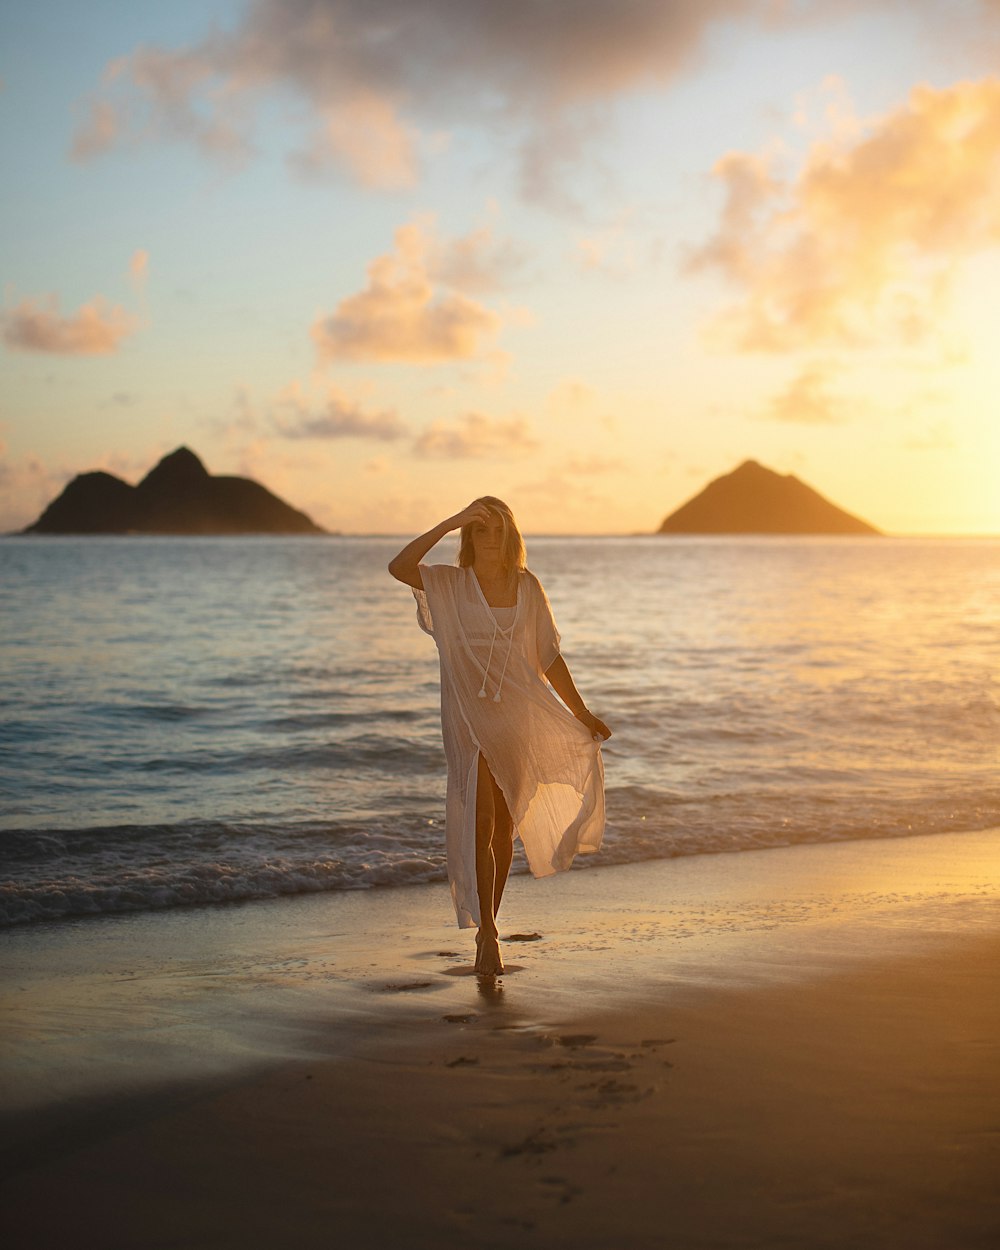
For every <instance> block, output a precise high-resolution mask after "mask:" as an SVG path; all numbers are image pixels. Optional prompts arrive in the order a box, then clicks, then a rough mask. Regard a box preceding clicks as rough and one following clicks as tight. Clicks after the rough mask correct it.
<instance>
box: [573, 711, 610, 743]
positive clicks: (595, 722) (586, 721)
mask: <svg viewBox="0 0 1000 1250" xmlns="http://www.w3.org/2000/svg"><path fill="white" fill-rule="evenodd" d="M576 719H577V720H578V721H579V722H580V723H581V724H583V725H586V726H587V728H588V729H589V730H590V736H591V737H592V738H593V739H594V740H595V741H596V740H597V739H598V738H601V739H602V740H603V741H604V742H607V740H608V739H609V738H610V737H611V730H610V729H609V728H608V727H607V725H605V723H604V721H602V720H601V718H600V717H599V716H595V715H594V713H593V712H588V711H587V710H586V709H584V710H583V711H582V712H579V713H577V718H576Z"/></svg>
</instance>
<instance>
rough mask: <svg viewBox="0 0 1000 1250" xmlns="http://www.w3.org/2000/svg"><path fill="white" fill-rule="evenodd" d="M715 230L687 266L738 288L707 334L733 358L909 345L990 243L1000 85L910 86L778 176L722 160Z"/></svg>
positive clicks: (999, 209) (996, 209)
mask: <svg viewBox="0 0 1000 1250" xmlns="http://www.w3.org/2000/svg"><path fill="white" fill-rule="evenodd" d="M714 172H715V176H716V177H717V178H718V179H719V180H720V181H721V182H722V184H723V185H724V187H725V191H726V204H725V208H724V210H723V213H722V219H721V222H720V225H719V229H718V230H717V232H716V233H715V235H714V236H713V237H712V238H710V239H709V240H708V241H707V242H706V243H705V244H704V245H702V246H701V247H699V248H698V249H697V250H695V251H693V252H692V253H691V255H690V257H689V258H688V262H687V268H688V269H689V270H690V271H694V272H697V271H701V270H715V271H717V272H720V273H722V274H723V275H724V276H725V277H726V278H727V279H728V280H729V281H730V283H731V284H732V285H733V286H734V287H735V288H737V290H739V291H740V293H741V294H740V298H739V300H738V302H736V303H735V304H733V305H731V306H730V307H729V308H728V309H726V310H725V311H724V312H723V313H722V314H721V316H720V317H719V319H718V321H717V322H716V323H715V326H714V330H715V332H716V334H717V335H719V336H720V337H721V338H722V339H723V341H725V342H726V343H728V344H729V345H731V346H735V347H736V348H738V349H740V350H743V351H763V352H786V351H795V350H798V349H803V348H806V349H808V348H811V347H816V346H819V345H833V346H840V347H864V346H870V345H873V344H875V343H879V342H897V343H903V344H914V343H918V342H920V341H922V340H924V339H926V338H927V337H928V336H930V335H931V334H932V332H934V330H935V328H936V326H937V323H938V322H939V320H940V319H941V318H942V316H943V313H944V311H945V309H946V307H947V301H948V295H949V292H950V286H951V280H952V278H953V275H954V273H955V272H956V270H957V268H958V266H959V265H960V264H961V262H962V261H964V260H965V259H967V258H968V257H970V256H973V255H975V254H976V253H978V252H982V251H984V250H986V249H988V248H992V247H995V246H996V245H997V243H998V242H1000V77H991V78H986V79H983V80H981V81H977V82H959V83H956V84H954V85H953V86H951V87H947V88H943V89H935V88H932V87H929V86H919V87H916V88H915V89H914V90H913V91H912V92H911V94H910V96H909V98H908V100H907V101H906V102H905V103H904V104H902V105H901V106H900V107H898V108H896V109H894V110H893V111H892V112H890V113H888V114H887V115H885V116H883V117H880V118H877V119H875V120H874V121H870V122H866V123H862V122H859V121H856V122H855V124H854V125H851V126H845V125H844V124H843V120H842V119H841V120H840V122H839V123H838V124H837V125H836V126H835V127H834V133H833V134H831V136H830V137H828V138H826V139H824V140H822V141H817V142H815V143H814V144H813V145H812V147H811V148H810V150H809V152H808V154H807V156H806V158H805V160H804V161H803V163H802V165H801V167H800V168H799V169H798V170H797V171H795V172H794V173H793V174H791V175H790V176H783V175H782V174H781V173H780V172H779V171H778V168H777V162H776V160H775V159H773V158H768V157H762V156H758V155H753V154H749V153H743V152H731V153H729V154H727V155H726V156H725V157H723V158H722V159H721V160H720V161H719V162H718V163H717V165H716V166H715V171H714Z"/></svg>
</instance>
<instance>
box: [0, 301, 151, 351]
mask: <svg viewBox="0 0 1000 1250" xmlns="http://www.w3.org/2000/svg"><path fill="white" fill-rule="evenodd" d="M0 325H2V326H3V339H4V342H5V343H6V344H7V346H8V347H10V348H13V349H14V350H15V351H24V352H50V353H52V354H54V355H60V356H109V355H112V354H113V353H114V352H116V351H117V350H118V346H119V344H120V343H121V342H122V340H123V339H126V338H127V337H128V336H129V335H130V334H132V333H133V331H134V330H135V329H136V326H137V321H136V319H135V317H133V316H132V315H131V314H130V313H127V312H126V311H125V309H124V308H120V307H118V306H117V305H112V304H108V303H107V301H105V300H104V299H102V297H101V296H99V295H98V296H96V297H95V298H94V299H92V300H91V301H90V303H89V304H83V305H82V306H81V307H80V309H79V310H78V311H77V312H76V313H75V314H73V315H72V316H69V317H63V316H61V315H60V313H59V302H58V300H57V299H56V297H55V296H54V295H53V296H50V297H49V298H48V299H47V300H45V301H44V302H42V301H36V300H32V299H26V300H22V301H21V303H20V304H18V305H17V307H16V308H12V309H9V310H7V311H4V312H3V313H0Z"/></svg>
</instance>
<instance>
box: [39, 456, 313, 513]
mask: <svg viewBox="0 0 1000 1250" xmlns="http://www.w3.org/2000/svg"><path fill="white" fill-rule="evenodd" d="M23 532H24V533H25V534H323V533H325V532H326V531H325V530H322V529H320V527H319V526H318V525H316V524H314V523H313V521H311V520H310V519H309V517H307V516H306V514H305V513H304V512H299V511H297V510H296V509H295V508H293V507H291V506H290V505H289V504H287V503H285V502H284V501H283V500H281V499H279V498H278V497H277V495H272V494H271V492H270V491H269V490H268V489H267V488H266V487H264V486H261V485H260V483H259V482H254V481H251V479H250V478H247V477H213V476H212V475H211V474H210V473H209V472H208V470H207V469H206V468H205V466H204V465H203V464H202V462H201V461H200V460H199V459H198V457H197V456H196V455H195V454H194V452H193V451H190V450H189V449H188V448H187V447H178V449H177V450H176V451H174V452H171V453H170V455H169V456H164V457H163V459H162V460H161V461H160V462H159V464H158V465H156V467H155V468H154V469H151V470H150V471H149V473H147V474H146V476H145V477H144V478H143V479H142V481H141V482H140V483H139V485H138V486H130V485H129V484H128V482H123V481H122V479H121V478H120V477H115V476H114V474H112V473H102V472H96V473H80V474H78V475H77V476H76V477H75V478H73V480H72V481H71V482H70V483H69V485H68V486H67V487H66V489H65V490H64V491H63V492H62V494H61V495H60V496H59V497H58V498H57V499H54V500H53V501H52V503H50V504H49V506H48V507H47V508H46V509H45V511H44V512H43V513H42V515H41V516H40V517H39V518H38V520H37V521H36V522H35V523H34V525H29V526H28V528H27V529H26V530H24V531H23Z"/></svg>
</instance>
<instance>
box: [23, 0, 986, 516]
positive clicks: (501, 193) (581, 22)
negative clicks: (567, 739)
mask: <svg viewBox="0 0 1000 1250" xmlns="http://www.w3.org/2000/svg"><path fill="white" fill-rule="evenodd" d="M998 53H1000V3H998V2H997V0H910V2H909V3H903V2H902V0H867V2H866V0H784V2H783V0H674V2H671V0H504V2H503V3H502V4H501V3H498V2H495V0H256V2H255V3H245V2H237V0H201V2H198V3H196V2H194V0H171V3H170V4H169V5H166V4H162V3H156V4H154V3H152V2H147V0H90V2H89V3H87V4H86V5H81V4H80V3H79V2H78V0H30V3H29V2H28V0H0V168H2V169H3V171H4V179H3V181H4V187H3V193H2V197H0V214H2V230H0V277H2V282H3V291H2V306H0V531H5V532H6V531H10V530H13V529H17V528H20V527H22V526H24V525H26V524H28V523H30V522H31V521H33V520H34V519H35V518H36V517H37V515H38V514H39V512H40V511H41V509H42V508H43V507H44V505H45V504H46V503H47V502H48V501H49V500H50V499H51V498H52V497H53V496H54V495H56V494H57V493H58V492H59V491H60V490H61V489H62V487H63V486H64V485H65V483H66V482H67V481H68V480H69V479H70V478H71V477H72V476H73V475H74V474H76V473H79V472H85V471H88V470H92V469H98V468H100V469H105V470H107V471H109V472H113V473H116V474H118V475H119V476H121V477H124V478H125V479H126V480H127V481H130V482H136V481H138V480H139V479H140V478H141V477H142V476H143V475H144V474H145V473H146V472H147V471H148V470H149V469H150V468H151V467H152V466H153V464H155V462H156V461H157V460H158V459H159V458H160V457H161V456H162V455H164V454H166V453H168V452H170V451H172V450H173V449H174V448H176V447H178V446H180V445H182V444H184V445H187V446H189V447H191V448H192V449H193V450H194V451H196V452H197V453H198V454H199V455H200V456H201V458H202V460H203V461H204V462H205V464H206V467H207V468H208V469H209V471H210V472H212V473H219V474H228V473H238V474H245V475H248V476H251V477H254V478H256V479H257V480H258V481H260V482H263V483H264V485H266V486H268V487H269V488H270V489H271V490H273V491H275V492H276V493H277V494H279V495H281V496H282V497H283V498H284V499H286V500H288V501H289V502H290V503H292V504H293V505H295V506H296V507H299V508H302V509H304V510H305V511H307V512H308V513H309V514H310V516H312V518H313V519H314V520H315V521H316V522H317V523H319V524H320V525H323V526H325V527H327V528H330V529H334V530H340V531H343V532H345V533H392V534H401V533H413V532H417V531H422V530H424V529H427V528H429V527H430V526H431V525H433V524H435V523H436V522H437V521H439V520H441V519H443V518H444V517H446V516H449V515H451V514H453V513H454V512H457V511H458V510H460V509H461V508H462V507H464V506H465V505H466V504H467V503H468V502H469V501H470V500H471V499H472V498H474V497H476V496H478V495H481V494H493V495H499V496H501V497H502V498H504V499H506V500H507V501H508V502H509V503H510V504H511V506H512V507H513V509H514V512H515V514H516V515H517V517H518V519H519V521H520V523H521V526H522V528H523V529H524V530H525V532H526V533H529V534H531V533H608V534H627V533H635V532H648V531H651V530H654V529H655V528H656V527H657V526H658V525H659V523H660V522H661V521H662V519H663V518H664V517H665V516H666V515H667V514H668V513H669V512H671V511H673V510H674V509H675V508H676V507H678V506H679V505H680V504H682V503H683V502H685V501H686V500H687V499H688V498H690V497H691V496H692V495H693V494H695V493H696V492H697V491H698V490H700V489H701V487H702V486H704V485H705V484H706V483H707V482H708V481H709V480H710V479H712V478H714V477H717V476H718V475H720V474H722V473H727V472H729V471H731V470H732V469H734V468H735V467H736V466H737V465H738V464H739V463H741V462H742V461H743V460H745V459H748V458H752V459H756V460H758V461H760V462H761V463H763V464H765V465H767V466H768V467H770V468H772V469H775V470H777V471H779V472H782V473H794V474H795V475H796V476H798V477H800V478H801V479H802V480H804V481H806V482H808V483H809V484H810V485H811V486H813V487H814V488H815V489H817V490H819V491H820V492H821V493H822V494H824V495H826V496H827V497H828V498H830V499H832V500H833V501H834V502H835V503H837V504H838V505H839V506H841V507H843V508H845V509H847V510H848V511H850V512H853V513H855V514H856V515H859V516H861V517H863V518H864V519H865V520H867V521H869V522H870V523H872V524H874V525H876V526H877V527H879V528H880V529H883V530H885V531H886V532H889V533H893V534H998V533H1000V488H998V486H997V483H998V481H1000V403H998V396H1000V316H998V315H997V312H996V305H997V296H996V292H997V291H998V290H1000V73H998V71H997V68H996V67H997V66H998V65H1000V57H998Z"/></svg>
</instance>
